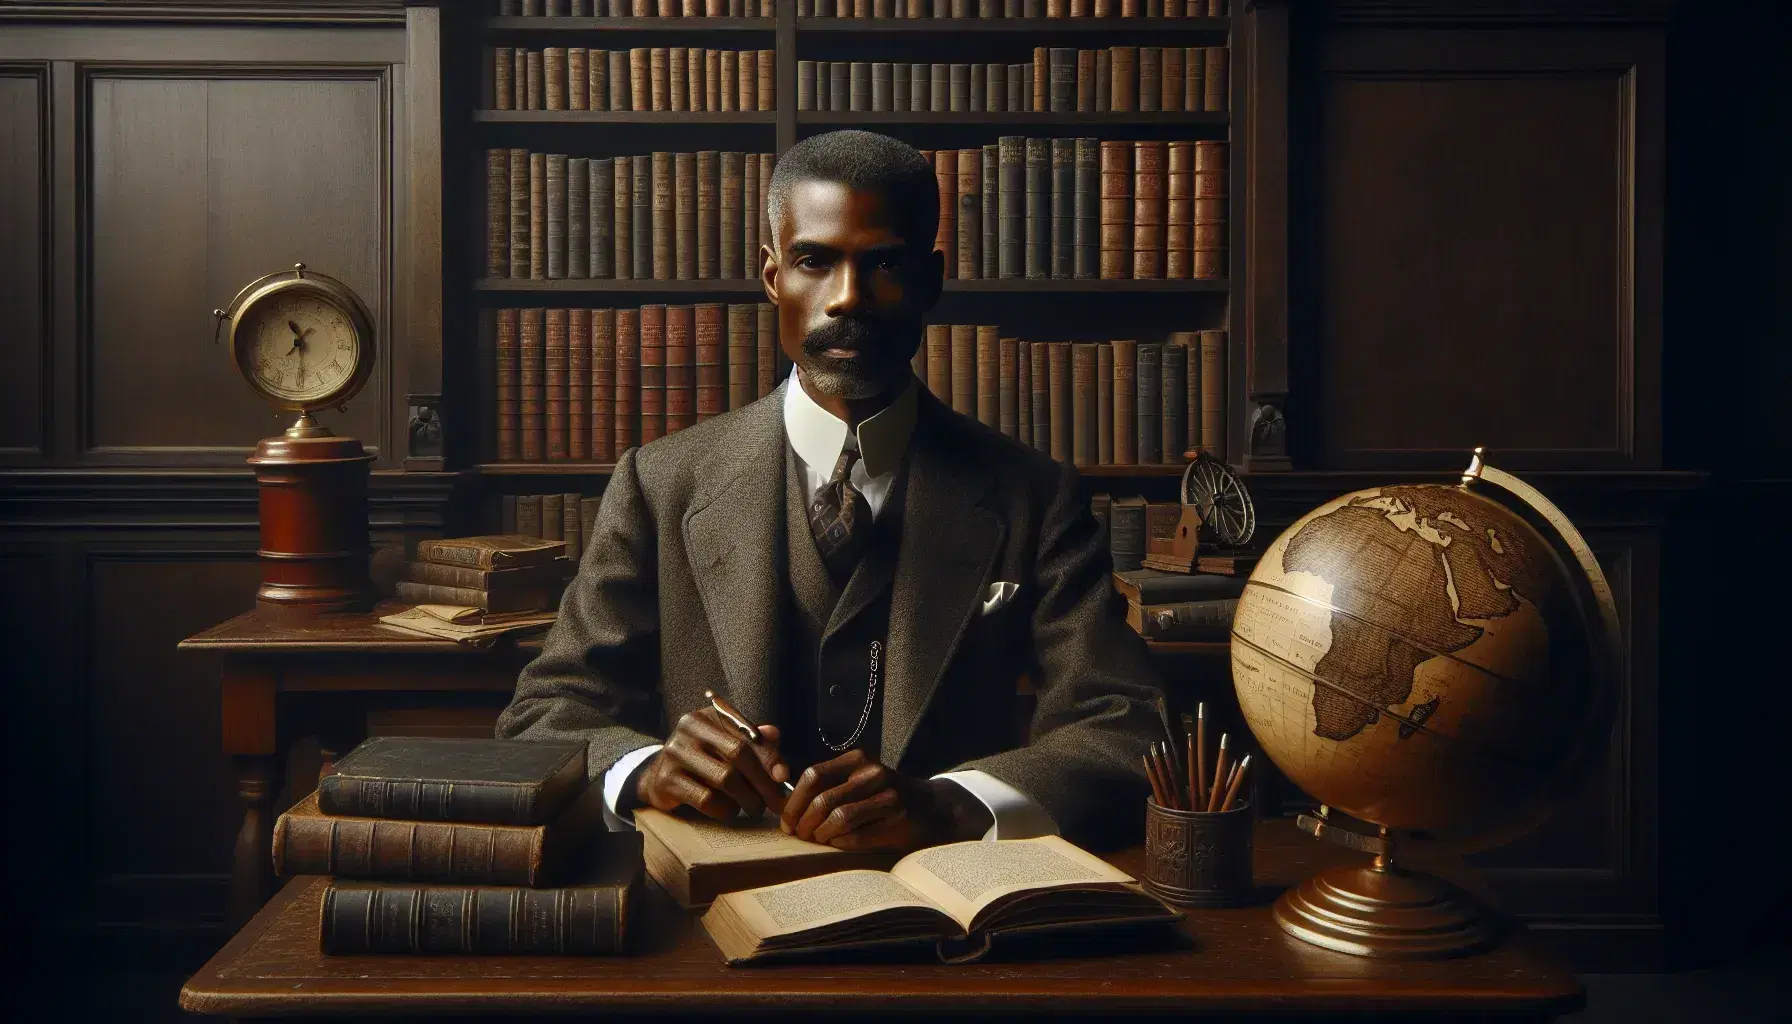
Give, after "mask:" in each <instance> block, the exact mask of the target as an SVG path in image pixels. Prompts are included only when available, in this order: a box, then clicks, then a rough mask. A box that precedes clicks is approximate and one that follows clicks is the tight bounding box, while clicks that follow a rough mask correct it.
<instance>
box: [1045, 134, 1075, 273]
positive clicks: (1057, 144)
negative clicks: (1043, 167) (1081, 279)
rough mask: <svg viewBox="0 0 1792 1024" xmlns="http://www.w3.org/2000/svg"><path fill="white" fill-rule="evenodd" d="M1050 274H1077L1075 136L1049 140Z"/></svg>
mask: <svg viewBox="0 0 1792 1024" xmlns="http://www.w3.org/2000/svg"><path fill="white" fill-rule="evenodd" d="M1051 161H1052V171H1051V173H1052V177H1051V182H1052V202H1051V208H1052V209H1051V231H1050V235H1051V252H1052V276H1053V277H1056V278H1071V277H1075V276H1076V244H1075V243H1076V140H1075V139H1053V140H1051Z"/></svg>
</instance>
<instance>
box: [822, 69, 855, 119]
mask: <svg viewBox="0 0 1792 1024" xmlns="http://www.w3.org/2000/svg"><path fill="white" fill-rule="evenodd" d="M851 105H852V64H851V63H850V62H848V61H843V60H834V61H829V62H828V109H829V110H839V111H845V110H847V109H848V108H850V107H851Z"/></svg>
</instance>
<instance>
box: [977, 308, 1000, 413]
mask: <svg viewBox="0 0 1792 1024" xmlns="http://www.w3.org/2000/svg"><path fill="white" fill-rule="evenodd" d="M976 345H977V422H979V423H981V424H983V425H984V426H986V427H989V428H990V429H992V430H1000V429H1001V426H1002V401H1001V394H1002V393H1001V380H1002V372H1001V371H1002V363H1001V338H1000V337H999V330H998V328H997V327H996V326H995V325H994V324H978V325H977V326H976Z"/></svg>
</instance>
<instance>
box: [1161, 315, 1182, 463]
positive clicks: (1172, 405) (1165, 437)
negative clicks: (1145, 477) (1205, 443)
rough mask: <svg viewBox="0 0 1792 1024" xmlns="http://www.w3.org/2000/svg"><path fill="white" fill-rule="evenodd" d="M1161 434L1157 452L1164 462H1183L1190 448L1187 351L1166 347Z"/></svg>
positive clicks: (1172, 346) (1174, 345) (1164, 354)
mask: <svg viewBox="0 0 1792 1024" xmlns="http://www.w3.org/2000/svg"><path fill="white" fill-rule="evenodd" d="M1157 393H1158V401H1159V402H1160V403H1161V405H1160V424H1159V426H1160V431H1161V433H1160V434H1159V441H1158V446H1157V447H1158V451H1160V452H1162V453H1163V458H1164V461H1165V462H1180V461H1182V453H1183V451H1184V449H1185V448H1186V447H1187V444H1188V349H1186V348H1183V347H1182V346H1181V345H1177V344H1173V343H1172V344H1166V345H1164V346H1163V370H1162V376H1161V377H1160V378H1159V383H1158V389H1157Z"/></svg>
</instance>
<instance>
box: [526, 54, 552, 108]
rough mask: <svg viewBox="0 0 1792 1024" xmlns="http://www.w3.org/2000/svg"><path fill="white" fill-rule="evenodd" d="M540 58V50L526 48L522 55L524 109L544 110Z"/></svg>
mask: <svg viewBox="0 0 1792 1024" xmlns="http://www.w3.org/2000/svg"><path fill="white" fill-rule="evenodd" d="M544 78H545V76H544V75H543V73H542V58H541V51H540V50H527V51H525V52H524V56H523V96H524V100H525V103H524V106H523V109H524V110H545V109H546V107H547V105H546V103H545V102H543V99H542V82H543V79H544Z"/></svg>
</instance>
